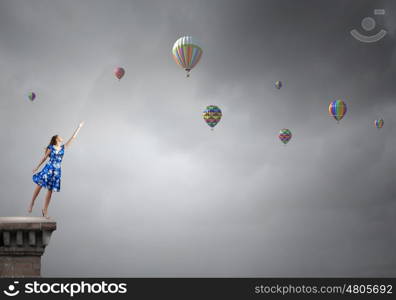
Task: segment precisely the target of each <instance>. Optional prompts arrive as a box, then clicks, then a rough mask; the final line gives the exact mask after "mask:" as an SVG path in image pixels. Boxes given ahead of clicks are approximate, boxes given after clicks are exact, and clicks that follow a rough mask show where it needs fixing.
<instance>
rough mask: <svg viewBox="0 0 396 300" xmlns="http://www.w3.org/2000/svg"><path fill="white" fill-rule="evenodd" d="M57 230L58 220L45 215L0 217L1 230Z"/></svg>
mask: <svg viewBox="0 0 396 300" xmlns="http://www.w3.org/2000/svg"><path fill="white" fill-rule="evenodd" d="M4 229H5V230H24V229H25V230H35V229H37V230H42V229H46V230H56V222H55V221H54V220H52V219H47V218H44V217H0V230H4Z"/></svg>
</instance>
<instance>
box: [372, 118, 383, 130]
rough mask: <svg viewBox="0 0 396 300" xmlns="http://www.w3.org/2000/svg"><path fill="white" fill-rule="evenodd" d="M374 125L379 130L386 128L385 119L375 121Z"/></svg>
mask: <svg viewBox="0 0 396 300" xmlns="http://www.w3.org/2000/svg"><path fill="white" fill-rule="evenodd" d="M374 125H375V127H377V128H378V129H380V128H382V126H384V120H383V119H378V120H375V121H374Z"/></svg>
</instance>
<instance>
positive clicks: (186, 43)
mask: <svg viewBox="0 0 396 300" xmlns="http://www.w3.org/2000/svg"><path fill="white" fill-rule="evenodd" d="M172 55H173V59H174V60H175V62H176V63H177V64H178V65H179V66H180V67H182V68H183V69H184V70H185V71H186V72H187V74H186V76H187V77H190V71H191V69H192V68H194V67H195V66H196V65H197V63H198V62H199V60H200V59H201V56H202V48H201V47H200V46H199V45H198V43H197V42H196V41H195V40H194V39H193V38H192V37H191V36H183V37H181V38H179V39H178V40H177V41H176V42H175V44H174V45H173V48H172Z"/></svg>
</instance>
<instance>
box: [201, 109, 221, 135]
mask: <svg viewBox="0 0 396 300" xmlns="http://www.w3.org/2000/svg"><path fill="white" fill-rule="evenodd" d="M221 117H222V113H221V110H220V108H218V107H217V106H216V105H209V106H207V107H206V109H205V110H204V112H203V118H204V120H205V122H206V124H208V125H209V126H210V127H211V129H212V130H213V127H215V126H216V125H217V123H219V122H220V119H221Z"/></svg>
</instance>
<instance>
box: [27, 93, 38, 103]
mask: <svg viewBox="0 0 396 300" xmlns="http://www.w3.org/2000/svg"><path fill="white" fill-rule="evenodd" d="M28 98H29V100H30V101H33V100H34V99H36V94H35V93H33V92H30V93H29V94H28Z"/></svg>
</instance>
